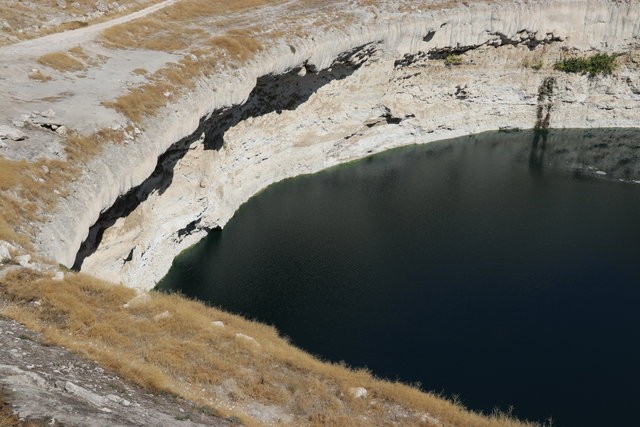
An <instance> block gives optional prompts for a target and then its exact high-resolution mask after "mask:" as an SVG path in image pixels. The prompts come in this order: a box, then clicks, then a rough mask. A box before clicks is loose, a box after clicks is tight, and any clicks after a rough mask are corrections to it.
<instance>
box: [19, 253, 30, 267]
mask: <svg viewBox="0 0 640 427" xmlns="http://www.w3.org/2000/svg"><path fill="white" fill-rule="evenodd" d="M15 261H16V262H17V263H18V264H20V265H21V266H22V267H25V268H28V267H31V264H30V263H29V261H31V255H18V256H17V257H15Z"/></svg>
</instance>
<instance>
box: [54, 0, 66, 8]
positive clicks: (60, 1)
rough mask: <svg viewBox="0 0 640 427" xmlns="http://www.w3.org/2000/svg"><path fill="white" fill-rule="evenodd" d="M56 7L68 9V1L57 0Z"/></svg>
mask: <svg viewBox="0 0 640 427" xmlns="http://www.w3.org/2000/svg"><path fill="white" fill-rule="evenodd" d="M56 5H57V6H58V7H59V8H60V9H66V8H67V1H66V0H56Z"/></svg>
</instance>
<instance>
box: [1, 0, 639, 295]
mask: <svg viewBox="0 0 640 427" xmlns="http://www.w3.org/2000/svg"><path fill="white" fill-rule="evenodd" d="M424 3H428V2H424ZM415 4H416V2H413V1H406V2H402V1H398V2H383V3H381V4H379V5H377V6H375V7H367V8H363V9H362V10H359V11H358V13H356V14H354V19H352V20H351V21H350V22H349V23H348V25H341V26H339V27H337V28H334V29H330V30H329V31H327V30H326V28H325V29H320V28H318V29H317V30H313V29H311V30H309V33H307V34H306V35H305V36H304V37H300V38H296V39H294V41H291V40H288V41H287V42H286V43H285V42H283V41H282V42H277V41H276V42H274V43H272V44H270V45H269V46H268V48H267V49H265V50H263V51H261V52H260V53H259V54H257V56H256V57H255V58H253V59H252V60H251V61H250V62H249V63H247V64H246V65H245V66H243V67H242V68H239V69H231V68H229V69H227V70H226V71H222V72H219V73H216V74H213V75H209V76H206V77H201V78H200V79H199V80H197V81H196V83H195V84H194V87H193V90H190V91H188V93H186V94H185V95H184V96H180V97H179V98H177V99H173V98H172V100H171V102H169V103H168V104H167V106H166V107H164V108H163V109H161V110H160V111H159V112H158V114H156V115H155V116H153V117H149V118H147V119H145V120H144V121H143V123H141V124H140V126H139V127H136V128H135V131H134V132H132V135H130V140H128V141H129V143H127V144H117V145H115V144H114V145H108V146H106V147H104V149H103V150H102V152H101V153H100V154H99V155H98V156H96V157H95V158H94V159H93V160H91V161H90V162H89V163H88V168H87V169H86V170H85V172H84V173H83V176H82V177H81V178H80V179H79V180H78V181H77V182H75V183H74V184H73V191H72V193H71V194H69V195H68V196H67V197H66V198H65V199H64V200H63V201H61V202H60V203H59V204H58V206H57V208H56V210H55V211H53V212H51V213H50V214H49V215H48V217H47V219H46V221H45V222H44V223H43V224H41V226H39V229H38V230H39V231H38V235H37V239H36V249H37V251H38V252H39V253H41V254H44V255H45V256H47V257H49V258H52V259H54V260H56V261H57V262H60V263H62V264H65V265H67V266H71V265H72V264H74V262H76V264H77V265H81V266H82V270H83V271H87V272H89V273H91V274H95V275H97V276H99V277H103V278H106V279H108V280H111V281H116V282H123V283H125V284H127V285H129V286H133V287H138V288H142V289H149V288H152V287H153V286H154V285H155V284H156V283H157V281H158V280H159V279H160V278H162V276H163V275H164V274H165V273H166V271H167V270H168V268H169V266H170V264H171V261H172V259H173V258H174V257H175V255H177V254H178V253H179V252H180V251H181V250H183V249H185V248H186V247H188V246H190V245H192V244H193V243H195V242H196V241H198V240H199V239H201V238H202V237H204V236H205V235H206V232H207V231H208V230H210V229H212V228H215V227H223V226H224V225H225V224H226V222H227V221H228V220H229V218H230V217H231V216H232V215H233V213H234V212H235V211H236V209H237V208H238V207H239V206H240V205H241V204H242V203H243V202H244V201H246V200H247V199H248V198H249V197H251V196H252V195H253V194H255V193H257V192H258V191H260V190H261V189H263V188H265V187H266V186H268V185H269V184H271V183H273V182H276V181H278V180H281V179H283V178H287V177H291V176H295V175H299V174H302V173H311V172H314V171H318V170H321V169H323V168H326V167H329V166H332V165H335V164H338V163H341V162H347V161H350V160H353V159H357V158H361V157H364V156H367V155H369V154H371V153H375V152H379V151H382V150H385V149H388V148H392V147H397V146H400V145H406V144H413V143H426V142H429V141H434V140H438V139H443V138H449V137H454V136H459V135H463V134H469V133H476V132H482V131H486V130H495V129H512V128H532V127H534V126H536V124H537V123H539V120H540V115H541V114H545V115H546V114H547V113H548V114H549V117H548V120H547V122H548V124H549V125H550V126H552V127H576V128H589V127H636V126H638V124H639V123H640V120H639V119H640V75H639V73H638V69H639V66H640V57H639V56H638V52H639V51H638V41H639V37H640V3H638V2H637V1H604V0H580V1H575V0H571V1H569V0H544V1H541V0H536V1H526V2H525V1H510V2H484V1H479V2H469V3H464V4H460V3H457V2H451V3H438V7H434V8H420V7H415ZM348 6H351V7H353V6H354V5H353V4H351V2H345V7H348ZM269 13H275V14H277V13H278V9H277V8H276V7H274V8H273V10H269ZM323 13H324V12H323ZM326 13H329V12H326ZM245 19H247V20H253V21H255V20H256V19H258V18H256V17H252V16H246V17H245ZM274 22H275V21H274ZM67 39H68V38H67ZM67 39H65V40H67ZM63 42H64V43H67V44H68V46H72V45H73V42H70V41H64V40H63ZM10 49H13V50H11V53H12V54H14V55H16V56H17V58H18V59H16V63H18V64H23V65H24V64H27V63H29V61H28V59H29V58H33V57H34V56H36V55H40V54H42V53H43V50H42V49H43V48H42V46H41V45H38V46H36V45H29V44H26V45H25V46H23V47H22V48H18V47H11V46H9V48H5V50H6V52H9V50H10ZM21 49H22V50H21ZM592 51H604V52H612V53H620V54H621V56H620V57H619V58H618V61H619V63H620V67H619V69H618V70H617V71H616V73H615V74H614V75H613V76H606V77H597V78H590V77H589V76H586V75H567V74H564V73H561V72H558V71H555V70H553V64H554V62H555V61H557V60H558V59H560V58H562V57H564V56H567V55H571V54H576V53H579V52H592ZM1 52H2V51H0V53H1ZM118 52H119V53H118V55H119V57H117V58H116V57H111V58H110V59H108V60H106V62H105V65H104V66H103V67H102V68H101V69H100V70H101V71H95V72H94V71H89V72H88V73H87V74H88V78H89V79H90V81H88V82H87V83H84V82H82V81H81V80H78V79H76V80H75V81H74V82H73V84H74V85H80V86H82V85H86V86H87V87H83V90H85V91H86V92H85V95H86V94H93V95H91V96H93V98H92V97H91V96H89V98H88V99H89V101H86V100H85V101H83V104H82V106H83V109H82V110H81V111H79V109H78V108H77V106H74V105H73V102H74V100H76V99H77V98H75V97H70V98H66V99H62V100H57V101H56V106H55V108H56V111H57V112H58V114H59V116H60V115H61V116H63V117H64V124H65V125H66V126H69V127H71V128H75V129H81V130H82V129H85V130H87V129H91V128H92V127H95V128H101V127H107V128H109V127H114V128H116V127H117V126H120V127H125V126H127V124H128V123H127V120H126V119H125V118H124V117H122V116H121V115H119V114H117V113H116V112H115V111H113V110H109V109H108V108H106V107H104V106H102V105H100V100H101V99H103V98H104V97H105V96H106V95H105V93H106V91H108V90H116V88H111V86H113V85H117V83H116V82H117V79H118V78H119V77H122V78H125V77H126V76H125V74H126V75H130V70H131V69H133V68H135V67H137V66H141V64H143V63H144V64H145V66H146V67H147V68H151V69H154V68H157V67H159V66H160V65H159V64H160V63H161V62H163V61H171V60H176V58H174V57H172V56H171V55H170V54H158V55H151V54H149V53H148V52H143V51H141V52H129V51H118ZM109 54H110V55H113V54H114V53H113V52H110V53H109ZM450 55H459V56H456V57H455V60H453V59H452V58H453V57H450ZM531 64H537V65H536V66H533V67H532V66H531ZM118 67H122V69H124V70H125V71H126V73H125V72H124V71H117V70H116V69H119V68H118ZM105 69H107V70H111V71H110V72H113V73H115V74H114V75H113V76H111V77H110V78H109V80H108V81H106V80H105V78H106V76H105V75H104V72H105V71H104V70H105ZM92 72H94V74H95V75H92V74H91V73H92ZM126 78H127V79H130V77H126ZM548 79H552V80H548ZM545 81H546V82H549V81H552V83H551V84H550V87H551V88H552V89H551V90H550V91H547V92H545V93H544V94H542V95H544V96H542V95H541V87H543V84H544V82H545ZM100 85H104V86H105V87H100ZM76 87H77V86H76ZM58 91H59V90H58ZM12 94H13V97H14V99H27V98H28V97H31V98H33V88H31V87H29V88H13V89H12ZM94 95H95V96H94ZM167 96H169V95H167ZM47 102H48V101H47ZM7 104H8V103H7V101H0V108H3V110H4V111H6V112H8V113H7V116H8V117H9V116H12V115H13V116H16V115H18V114H19V113H24V110H25V109H26V105H25V104H24V103H23V104H20V103H17V104H16V103H15V102H13V103H12V105H11V106H7ZM44 104H46V102H40V104H39V105H42V107H39V108H41V109H42V108H44V106H47V105H48V104H47V105H44ZM61 124H62V123H60V125H61ZM56 125H58V124H56ZM56 144H59V142H58V141H57V140H55V139H52V140H51V141H49V142H48V143H47V145H46V147H48V148H50V149H51V150H53V151H55V147H56ZM154 171H155V172H154ZM125 195H126V197H122V196H125ZM119 197H120V199H119ZM114 203H115V204H116V206H115V207H113V208H112V209H111V210H109V208H110V207H112V206H114ZM105 211H107V212H106V214H105V215H104V216H103V217H102V219H100V214H101V212H105ZM99 219H100V221H99ZM97 221H99V224H98V226H97V227H95V228H94V229H93V230H92V233H93V235H92V236H90V239H89V241H88V243H87V245H86V247H85V248H83V251H82V252H81V254H80V257H78V259H76V255H77V252H78V249H79V248H80V246H81V244H82V242H83V241H84V240H85V239H86V238H87V235H88V233H89V229H90V227H91V226H92V225H94V224H95V223H96V222H97ZM98 242H99V244H98V245H97V246H96V244H97V243H98Z"/></svg>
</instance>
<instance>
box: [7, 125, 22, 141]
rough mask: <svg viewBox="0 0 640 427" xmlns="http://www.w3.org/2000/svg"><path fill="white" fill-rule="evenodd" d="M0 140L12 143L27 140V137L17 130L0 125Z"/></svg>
mask: <svg viewBox="0 0 640 427" xmlns="http://www.w3.org/2000/svg"><path fill="white" fill-rule="evenodd" d="M0 138H3V139H10V140H12V141H22V140H23V139H26V138H27V135H25V134H24V132H22V131H21V130H19V129H15V128H12V127H10V126H6V125H2V126H0Z"/></svg>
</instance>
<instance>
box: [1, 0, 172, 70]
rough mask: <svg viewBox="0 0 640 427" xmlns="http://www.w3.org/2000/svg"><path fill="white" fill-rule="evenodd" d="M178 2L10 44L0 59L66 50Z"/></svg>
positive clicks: (168, 2)
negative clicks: (105, 31) (109, 29)
mask: <svg viewBox="0 0 640 427" xmlns="http://www.w3.org/2000/svg"><path fill="white" fill-rule="evenodd" d="M177 1H180V0H164V1H163V2H160V3H157V4H154V5H153V6H149V7H147V8H145V9H142V10H139V11H137V12H134V13H131V14H129V15H124V16H120V17H118V18H114V19H112V20H109V21H106V22H101V23H98V24H94V25H89V26H88V27H85V28H79V29H77V30H69V31H64V32H61V33H55V34H49V35H47V36H43V37H38V38H36V39H31V40H25V41H23V42H20V43H15V44H11V45H8V46H4V47H2V48H0V57H4V58H3V59H6V58H7V57H8V56H10V55H17V56H22V55H29V56H32V55H34V56H40V55H42V54H44V53H47V52H53V51H60V50H66V49H69V48H71V47H74V46H76V45H78V44H82V43H84V42H86V41H89V40H92V39H93V38H95V37H96V36H97V35H98V34H100V33H101V32H102V31H104V30H106V29H107V28H110V27H113V26H115V25H120V24H124V23H125V22H129V21H133V20H134V19H138V18H142V17H144V16H147V15H149V14H152V13H154V12H157V11H159V10H161V9H164V8H165V7H167V6H170V5H172V4H173V3H175V2H177Z"/></svg>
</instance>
